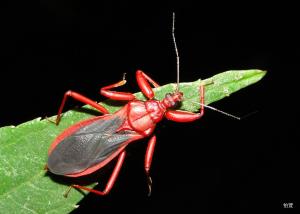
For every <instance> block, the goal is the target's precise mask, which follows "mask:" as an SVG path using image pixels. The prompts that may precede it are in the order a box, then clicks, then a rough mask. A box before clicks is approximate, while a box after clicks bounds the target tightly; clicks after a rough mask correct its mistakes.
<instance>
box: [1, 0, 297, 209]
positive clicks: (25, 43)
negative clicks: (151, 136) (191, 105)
mask: <svg viewBox="0 0 300 214" xmlns="http://www.w3.org/2000/svg"><path fill="white" fill-rule="evenodd" d="M95 2H97V3H95ZM95 2H94V3H91V2H88V1H71V0H70V1H45V0H42V1H39V2H28V1H21V2H16V1H7V2H5V3H3V2H2V3H1V4H2V6H1V23H0V24H1V25H0V26H1V36H2V38H1V42H0V45H1V46H0V53H1V64H0V65H1V68H0V69H1V76H2V77H1V84H0V93H1V107H0V108H1V110H0V125H1V126H5V125H12V124H13V125H17V124H20V123H22V122H25V121H28V120H31V119H33V118H36V117H39V116H42V117H45V116H51V115H54V114H56V112H57V109H58V106H59V104H60V102H61V98H62V96H63V94H64V92H65V91H67V90H69V89H71V90H74V91H78V92H80V93H82V94H84V95H86V96H87V97H90V98H92V99H96V100H101V99H102V98H101V97H100V96H99V94H98V92H99V88H100V87H102V86H105V85H107V84H111V83H114V82H116V81H119V80H120V79H121V78H122V75H123V73H124V72H126V73H127V80H128V84H127V85H126V86H125V87H123V88H122V89H120V90H124V91H133V92H134V91H137V90H138V87H137V85H136V82H135V71H136V70H137V69H142V70H144V71H145V72H146V73H147V74H149V75H150V76H151V77H153V78H154V79H155V80H157V82H159V83H160V84H166V83H170V82H175V80H176V60H175V54H174V48H173V43H172V37H171V23H172V12H173V11H175V12H176V39H177V42H178V48H179V52H180V57H181V81H183V82H184V81H185V82H188V81H194V80H196V79H198V78H202V79H203V78H207V77H210V76H212V75H214V74H217V73H220V72H223V71H226V70H230V69H250V68H258V69H263V70H267V71H268V74H267V76H266V77H265V78H264V79H263V80H262V81H260V82H259V83H257V84H255V85H253V86H250V87H248V88H246V89H243V90H242V91H240V92H238V93H236V94H234V95H232V96H231V97H229V98H226V99H224V100H222V101H219V102H218V103H214V104H213V106H215V107H217V108H219V109H222V110H224V111H226V112H229V113H232V114H235V115H239V116H242V115H245V114H247V113H249V112H252V111H258V113H256V114H254V115H252V116H251V117H247V118H245V119H244V120H242V121H237V120H233V119H232V118H229V117H226V116H224V115H221V114H219V113H217V112H212V111H210V110H207V111H206V115H205V117H204V118H203V119H201V120H199V121H197V122H194V123H190V124H178V123H174V122H170V121H163V122H161V123H160V124H159V125H158V127H157V129H156V134H157V139H158V143H157V147H156V151H155V155H154V160H153V165H152V171H151V174H152V179H153V193H152V196H151V197H147V185H146V179H145V175H144V171H143V161H144V157H143V155H144V153H145V148H146V140H145V141H144V142H140V143H137V144H133V145H131V146H129V148H128V156H127V157H126V162H125V164H124V167H123V169H122V171H121V174H120V176H119V178H118V180H117V182H116V185H115V187H114V188H113V190H112V191H111V193H110V195H109V196H107V197H98V196H94V195H92V194H89V195H88V196H87V197H85V199H84V200H83V201H82V202H81V203H80V207H79V208H78V209H77V211H75V212H74V213H83V212H84V211H87V210H89V211H91V212H95V213H96V212H97V213H99V212H101V213H108V212H109V213H114V212H119V211H124V212H131V213H141V212H143V213H144V212H145V213H152V212H153V211H155V212H157V211H164V212H166V211H167V212H171V213H172V212H174V211H179V212H181V213H182V212H185V213H192V212H193V213H194V212H195V211H196V212H197V213H198V212H199V213H208V212H214V211H217V210H222V211H238V212H240V213H245V212H247V211H249V212H253V211H267V212H271V211H273V210H279V211H283V212H284V213H285V212H286V211H287V209H283V204H284V203H293V205H294V207H295V208H294V209H293V210H295V209H297V206H299V203H298V202H299V201H297V200H296V197H295V194H296V185H297V183H298V181H299V177H298V176H297V175H296V174H297V171H298V168H299V165H297V164H296V157H297V156H298V157H299V152H298V150H296V143H297V140H296V139H297V138H296V139H295V137H297V136H296V135H298V136H299V127H298V126H297V125H296V124H297V123H296V122H297V119H298V108H297V106H298V105H297V104H296V101H297V99H298V94H297V91H298V89H297V82H296V77H297V73H298V70H299V67H300V63H299V33H298V32H297V28H298V27H299V22H298V19H299V15H298V14H297V12H296V10H294V9H293V8H296V7H295V6H294V5H288V4H285V5H280V4H278V5H276V4H275V3H273V4H272V5H262V4H256V3H254V2H248V3H245V2H243V3H240V4H238V5H237V4H234V6H229V5H227V4H226V5H221V4H219V3H217V2H213V3H211V5H199V4H195V3H189V2H188V1H183V2H182V3H173V2H172V1H170V2H167V1H166V2H164V3H162V2H161V3H159V4H156V3H154V2H152V3H150V2H148V3H145V2H142V1H140V2H139V3H137V2H135V3H133V2H131V3H129V2H126V1H121V2H114V3H107V1H105V2H104V1H103V2H102V1H95ZM76 105H80V103H78V102H71V101H70V102H69V103H68V104H67V106H68V107H67V108H71V107H72V106H76ZM104 174H105V176H104V177H105V179H106V177H107V176H109V172H107V173H104ZM104 177H103V178H101V177H100V178H98V179H99V181H100V183H101V184H103V183H105V179H104ZM99 188H100V189H101V188H102V186H101V185H100V187H99Z"/></svg>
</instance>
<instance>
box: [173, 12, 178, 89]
mask: <svg viewBox="0 0 300 214" xmlns="http://www.w3.org/2000/svg"><path fill="white" fill-rule="evenodd" d="M172 38H173V43H174V49H175V54H176V70H177V86H176V92H178V91H179V54H178V48H177V44H176V39H175V13H174V12H173V22H172Z"/></svg>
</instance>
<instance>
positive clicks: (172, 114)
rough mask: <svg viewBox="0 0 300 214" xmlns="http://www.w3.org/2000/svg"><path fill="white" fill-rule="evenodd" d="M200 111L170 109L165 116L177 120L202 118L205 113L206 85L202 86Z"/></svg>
mask: <svg viewBox="0 0 300 214" xmlns="http://www.w3.org/2000/svg"><path fill="white" fill-rule="evenodd" d="M199 91H200V104H201V107H200V113H192V112H188V111H178V110H168V111H167V112H166V114H165V117H166V118H167V119H169V120H172V121H175V122H192V121H195V120H198V119H200V118H201V117H202V116H203V115H204V86H203V85H201V86H200V89H199Z"/></svg>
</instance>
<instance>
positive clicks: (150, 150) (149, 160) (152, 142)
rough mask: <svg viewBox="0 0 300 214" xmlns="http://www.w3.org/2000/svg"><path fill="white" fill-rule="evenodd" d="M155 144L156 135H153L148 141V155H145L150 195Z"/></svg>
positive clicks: (149, 193)
mask: <svg viewBox="0 0 300 214" xmlns="http://www.w3.org/2000/svg"><path fill="white" fill-rule="evenodd" d="M155 144H156V136H155V135H153V136H152V137H151V138H150V140H149V142H148V146H147V150H146V155H145V172H146V175H147V182H148V188H149V192H148V196H150V195H151V190H152V179H151V177H150V167H151V163H152V157H153V153H154V148H155Z"/></svg>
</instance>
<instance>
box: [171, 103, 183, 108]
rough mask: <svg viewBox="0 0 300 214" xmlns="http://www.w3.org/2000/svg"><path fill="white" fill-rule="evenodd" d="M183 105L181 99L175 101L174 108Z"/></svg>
mask: <svg viewBox="0 0 300 214" xmlns="http://www.w3.org/2000/svg"><path fill="white" fill-rule="evenodd" d="M180 105H181V102H180V101H175V102H174V105H173V108H179V107H180Z"/></svg>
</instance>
